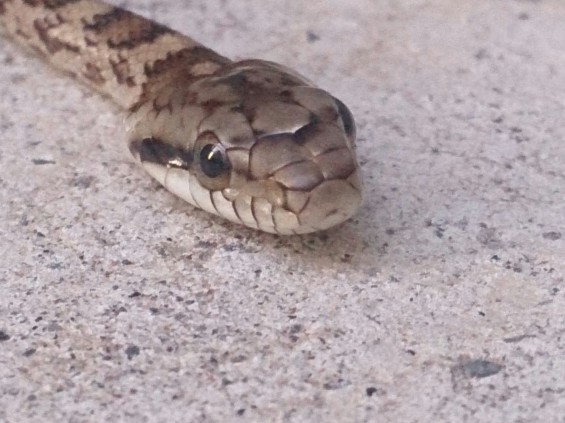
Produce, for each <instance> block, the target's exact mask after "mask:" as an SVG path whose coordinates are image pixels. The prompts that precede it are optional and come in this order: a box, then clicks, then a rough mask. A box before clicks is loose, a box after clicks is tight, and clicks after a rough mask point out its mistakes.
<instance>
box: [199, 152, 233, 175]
mask: <svg viewBox="0 0 565 423" xmlns="http://www.w3.org/2000/svg"><path fill="white" fill-rule="evenodd" d="M200 168H201V169H202V172H204V174H205V175H206V176H208V177H209V178H215V177H217V176H220V175H221V174H222V173H223V172H224V171H225V170H226V169H227V168H228V165H227V163H226V160H225V158H224V153H223V151H222V150H221V149H220V148H219V147H218V146H217V145H213V144H207V145H205V146H204V148H203V149H202V150H201V151H200Z"/></svg>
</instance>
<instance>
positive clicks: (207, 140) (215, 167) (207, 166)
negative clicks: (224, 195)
mask: <svg viewBox="0 0 565 423" xmlns="http://www.w3.org/2000/svg"><path fill="white" fill-rule="evenodd" d="M194 158H195V162H196V163H195V164H196V166H195V173H196V176H197V178H198V181H199V182H200V185H202V186H203V187H204V188H206V189H209V190H212V191H217V190H222V189H224V188H226V187H228V186H229V183H230V177H231V168H232V167H231V163H230V161H229V159H228V155H227V153H226V149H225V148H224V146H223V145H222V143H221V142H220V141H219V140H218V138H217V137H216V136H215V135H214V134H213V133H212V132H204V133H202V134H200V135H199V136H198V139H197V140H196V143H195V144H194Z"/></svg>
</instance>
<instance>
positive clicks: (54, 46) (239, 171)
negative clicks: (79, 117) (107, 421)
mask: <svg viewBox="0 0 565 423" xmlns="http://www.w3.org/2000/svg"><path fill="white" fill-rule="evenodd" d="M0 27H1V28H2V29H3V32H4V33H7V34H8V36H10V37H11V38H13V39H15V40H17V41H18V42H20V43H21V44H24V45H26V46H28V47H31V48H32V49H33V50H35V51H36V52H38V53H39V54H40V55H41V56H43V57H44V58H45V59H46V60H47V61H49V62H50V63H51V64H52V65H54V66H55V67H57V68H59V69H61V70H63V71H64V72H66V73H68V74H70V75H72V76H73V77H74V78H76V79H77V80H80V81H81V82H83V83H86V84H87V85H89V86H90V87H92V88H94V89H95V90H97V91H99V92H101V93H103V94H105V95H107V96H109V97H111V98H112V99H113V100H114V101H115V102H116V103H118V104H119V105H121V106H122V107H123V108H124V109H126V110H127V113H128V116H127V119H126V122H127V131H128V146H129V149H130V151H131V153H132V154H133V156H134V157H135V159H136V160H137V161H139V162H140V163H141V165H142V166H143V168H144V169H145V170H146V171H147V172H149V174H151V175H152V176H153V177H154V178H155V179H157V180H158V181H159V182H160V183H161V184H163V185H164V186H165V187H166V188H167V189H168V190H169V191H171V192H172V193H174V194H176V195H178V196H179V197H181V198H183V199H184V200H186V201H188V202H189V203H191V204H193V205H195V206H197V207H200V208H202V209H204V210H207V211H209V212H211V213H214V214H216V215H219V216H222V217H224V218H226V219H229V220H230V221H232V222H237V223H241V224H244V225H246V226H249V227H252V228H256V229H260V230H263V231H266V232H271V233H278V234H297V233H308V232H313V231H317V230H323V229H327V228H329V227H331V226H333V225H336V224H338V223H340V222H343V221H344V220H346V219H348V218H349V217H351V216H352V215H353V214H354V213H355V212H356V211H357V209H358V208H359V206H360V204H361V200H362V189H361V176H360V171H359V166H358V164H357V159H356V157H355V153H354V141H355V123H354V121H353V118H352V116H351V113H350V112H349V110H348V109H347V107H346V106H345V105H344V104H343V103H342V102H341V101H339V100H337V99H336V98H334V97H333V96H331V95H330V94H328V93H327V92H325V91H323V90H321V89H318V88H316V87H315V86H313V85H312V83H311V82H309V81H308V80H306V79H305V78H304V77H302V76H300V75H298V74H297V73H295V72H293V71H291V70H289V69H287V68H284V67H283V66H281V65H277V64H275V63H271V62H265V61H260V60H245V61H241V62H232V61H230V60H229V59H227V58H225V57H223V56H220V55H219V54H217V53H215V52H213V51H212V50H209V49H208V48H206V47H204V46H202V45H201V44H199V43H197V42H196V41H194V40H192V39H190V38H188V37H186V36H184V35H181V34H179V33H177V32H174V31H172V30H170V29H169V28H167V27H165V26H162V25H159V24H157V23H154V22H152V21H150V20H147V19H145V18H142V17H140V16H138V15H135V14H133V13H130V12H128V11H125V10H123V9H120V8H117V7H114V6H111V5H108V4H106V3H102V2H100V1H95V0H0Z"/></svg>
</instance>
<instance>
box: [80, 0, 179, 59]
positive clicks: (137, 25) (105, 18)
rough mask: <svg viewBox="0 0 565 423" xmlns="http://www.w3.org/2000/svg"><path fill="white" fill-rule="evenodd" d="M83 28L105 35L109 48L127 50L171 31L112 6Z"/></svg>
mask: <svg viewBox="0 0 565 423" xmlns="http://www.w3.org/2000/svg"><path fill="white" fill-rule="evenodd" d="M125 23H127V25H126V24H125ZM84 29H85V31H87V32H93V33H95V34H103V35H107V36H108V40H107V43H108V47H110V48H113V49H127V50H131V49H134V48H136V47H138V46H139V45H141V44H147V43H151V42H153V41H155V40H156V39H157V38H159V37H160V36H161V35H163V34H167V33H173V31H172V30H170V29H168V28H167V27H165V26H163V25H159V24H157V23H155V22H152V21H150V20H148V19H144V18H142V17H141V16H137V15H135V14H133V13H131V12H128V11H127V10H123V9H119V8H113V9H112V10H111V11H110V12H108V13H105V14H103V15H95V16H94V18H93V22H92V23H87V24H85V26H84Z"/></svg>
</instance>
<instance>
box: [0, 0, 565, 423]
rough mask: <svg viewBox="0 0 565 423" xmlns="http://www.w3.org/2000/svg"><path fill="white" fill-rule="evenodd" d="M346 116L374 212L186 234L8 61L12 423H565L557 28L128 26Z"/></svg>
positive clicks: (345, 12)
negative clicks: (285, 83)
mask: <svg viewBox="0 0 565 423" xmlns="http://www.w3.org/2000/svg"><path fill="white" fill-rule="evenodd" d="M124 3H125V4H126V5H129V6H132V7H134V8H135V9H136V10H137V11H139V12H141V13H143V14H146V15H148V16H151V17H153V18H156V19H158V20H159V21H161V22H164V23H167V24H169V25H171V26H173V27H175V28H176V29H179V30H181V31H183V32H186V33H188V34H191V35H193V36H195V37H196V38H197V39H199V40H201V41H202V42H204V43H205V44H207V45H210V46H214V47H215V48H217V49H218V50H219V51H220V52H221V53H223V54H226V55H229V56H230V57H233V58H244V57H260V58H264V59H270V60H275V61H278V62H282V63H285V64H287V65H290V66H291V67H293V68H296V69H298V70H300V71H301V72H302V73H304V74H305V75H307V76H308V77H310V78H311V79H313V80H315V81H317V82H318V83H319V84H320V85H321V86H322V87H324V88H326V89H328V90H329V91H331V92H332V93H335V95H337V96H339V97H341V98H342V99H343V100H344V102H345V103H347V104H348V105H350V107H351V109H352V110H353V112H354V115H355V116H356V118H357V122H358V129H359V130H358V132H359V141H358V153H359V156H360V160H361V163H362V167H363V173H364V177H365V181H366V197H367V200H366V203H365V205H364V207H363V209H362V210H361V212H360V213H359V214H358V216H356V218H355V219H353V220H352V221H350V222H348V223H346V224H344V225H342V226H341V227H339V228H336V229H334V230H330V231H328V232H326V233H323V234H317V235H311V236H303V237H294V238H278V237H274V236H271V235H267V234H261V233H257V232H255V231H252V230H248V229H245V228H242V227H239V226H234V225H232V224H229V223H226V222H224V221H222V220H220V219H218V218H214V217H211V216H210V215H208V214H206V213H204V212H201V211H197V210H194V209H193V208H191V207H190V206H188V205H185V204H183V203H182V202H181V201H180V200H177V199H175V198H174V197H173V196H172V195H170V194H168V193H167V192H166V191H164V190H163V189H161V188H159V187H158V185H157V183H156V182H153V181H152V179H150V178H149V177H148V176H146V175H145V174H144V173H143V171H142V170H140V169H139V168H138V167H137V166H136V165H135V164H134V163H133V162H132V161H131V160H130V158H129V156H128V154H127V153H126V149H125V144H124V142H123V138H124V133H123V129H122V126H121V118H120V114H119V111H118V110H117V109H116V108H115V107H114V106H112V105H111V104H110V103H108V102H107V101H106V100H104V99H102V98H100V97H98V96H96V95H94V94H91V93H89V92H87V91H86V90H85V89H83V88H82V87H81V86H78V85H77V84H75V83H73V82H71V81H69V80H67V79H65V77H63V76H61V75H59V74H57V73H55V72H52V71H50V70H49V69H47V68H46V67H44V65H43V64H42V63H41V62H40V61H39V60H37V59H35V58H33V57H30V56H28V55H26V54H22V53H21V51H20V50H19V49H18V48H17V47H15V46H13V45H12V44H10V43H8V42H7V41H6V40H4V39H2V40H1V41H0V63H1V64H2V65H1V66H0V128H1V134H2V141H1V142H0V145H1V149H0V204H1V207H0V233H1V234H2V235H1V238H0V239H1V244H0V249H1V251H0V253H1V257H0V421H2V422H7V423H20V422H118V421H123V422H224V421H235V422H238V421H245V422H266V421H269V422H270V421H281V422H369V421H371V422H432V421H434V422H436V421H442V422H464V421H469V422H489V423H490V422H501V423H502V422H504V423H507V422H528V423H529V422H545V423H550V422H551V423H553V422H557V423H563V422H565V286H564V275H565V264H564V259H565V163H564V162H565V117H564V115H565V113H564V108H565V47H564V46H565V44H564V40H565V25H564V24H563V23H564V22H565V2H563V0H537V1H533V0H530V1H526V0H522V1H518V0H508V1H500V0H498V1H497V0H458V1H452V0H395V1H392V0H389V1H386V0H381V1H375V0H356V1H355V2H350V1H346V0H327V1H324V2H322V1H310V2H299V1H291V0H248V1H236V0H231V1H221V0H194V1H190V2H183V1H180V0H177V1H175V0H166V1H165V0H161V1H157V0H144V1H141V0H139V1H133V0H129V1H126V2H124Z"/></svg>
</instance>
